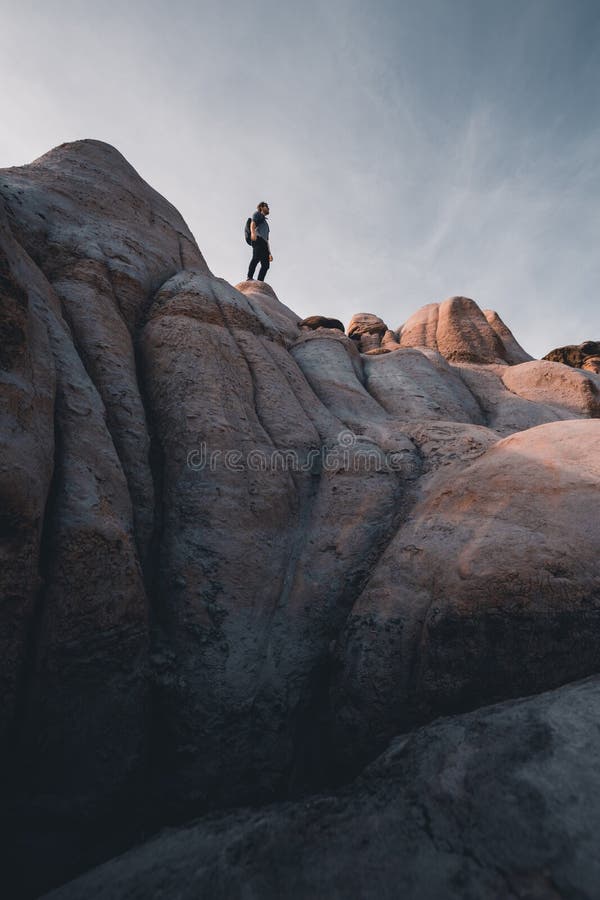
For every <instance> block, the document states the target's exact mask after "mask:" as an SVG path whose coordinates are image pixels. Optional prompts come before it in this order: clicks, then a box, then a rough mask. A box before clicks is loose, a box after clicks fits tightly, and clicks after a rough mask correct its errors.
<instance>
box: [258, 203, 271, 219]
mask: <svg viewBox="0 0 600 900" xmlns="http://www.w3.org/2000/svg"><path fill="white" fill-rule="evenodd" d="M256 208H257V210H258V211H259V213H262V214H263V216H268V215H269V204H268V203H264V202H263V203H259V204H258V206H257V207H256Z"/></svg>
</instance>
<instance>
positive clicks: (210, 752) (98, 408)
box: [0, 141, 600, 896]
mask: <svg viewBox="0 0 600 900" xmlns="http://www.w3.org/2000/svg"><path fill="white" fill-rule="evenodd" d="M0 316H1V321H0V334H1V335H2V336H3V342H2V349H1V355H0V363H1V371H0V382H1V384H2V407H1V410H0V412H1V415H2V430H1V435H2V438H1V440H2V443H1V444H0V539H1V545H0V553H1V559H2V566H1V568H0V580H1V584H2V604H1V605H0V682H1V685H2V688H3V690H2V707H1V709H0V748H1V750H0V752H1V753H2V762H3V772H5V773H10V776H9V778H8V779H7V782H8V783H7V785H6V787H5V796H6V797H7V801H6V804H5V815H6V818H7V824H8V825H9V826H10V831H11V833H12V834H13V835H14V842H15V843H14V846H13V847H12V850H11V855H12V857H13V859H14V860H15V861H16V867H17V868H18V869H19V870H20V872H21V874H22V873H23V872H25V881H26V884H25V886H24V889H23V893H24V894H25V895H27V894H28V895H30V896H31V895H33V894H35V892H36V891H37V892H38V893H39V891H40V890H42V889H43V888H46V887H48V886H50V885H52V884H58V883H60V882H61V881H64V880H65V879H66V878H67V877H69V876H70V875H72V874H74V873H76V872H78V871H81V870H82V869H83V868H85V867H87V866H90V865H92V864H94V863H95V862H97V861H98V860H100V859H103V858H107V857H108V856H109V855H111V853H114V852H117V851H118V850H120V849H123V848H124V847H126V846H127V845H128V844H130V843H131V842H132V841H133V840H135V839H138V838H139V836H140V834H141V833H144V832H145V833H147V831H148V830H149V829H152V828H156V827H158V826H160V825H162V824H165V823H167V822H181V821H183V820H184V818H185V817H187V816H192V815H198V814H200V813H203V812H205V811H206V810H207V809H213V808H215V807H218V806H223V805H239V804H242V803H253V804H256V803H264V802H266V801H268V800H274V799H281V798H285V797H290V796H296V795H299V794H301V793H303V792H306V791H309V790H315V789H318V788H322V787H324V786H326V785H331V784H332V783H334V782H339V781H341V780H343V779H346V778H348V777H350V776H353V775H354V774H355V773H356V772H358V771H359V770H360V769H361V767H362V766H363V765H364V764H365V762H368V761H369V760H371V759H373V758H374V757H375V756H376V755H377V754H378V753H380V752H381V751H382V750H383V749H384V748H385V746H386V745H387V743H388V742H389V740H390V738H392V737H393V736H394V735H395V734H397V733H398V731H401V730H406V729H409V728H411V727H413V726H415V725H417V724H419V723H422V722H425V721H427V720H430V719H432V718H433V717H435V716H436V715H439V714H440V713H445V714H449V713H455V712H460V711H462V710H466V709H470V708H475V707H477V706H480V705H482V704H484V703H488V702H492V701H495V700H501V699H505V698H509V697H514V696H518V695H521V694H527V693H532V692H536V691H543V690H545V689H547V688H549V687H555V686H558V685H560V684H563V683H564V682H566V681H569V680H573V679H577V678H581V677H583V676H586V675H589V674H592V673H595V672H599V671H600V651H598V649H597V643H598V642H597V640H596V637H595V636H596V635H597V631H598V627H599V622H598V616H599V614H600V610H599V603H600V568H599V566H600V563H599V558H598V553H597V547H598V545H599V542H600V521H599V520H598V517H594V516H589V515H587V514H586V513H585V511H587V510H589V509H591V508H593V505H594V503H595V502H596V497H597V491H598V486H599V483H600V469H599V468H598V459H600V455H599V453H598V451H599V450H600V423H599V422H598V420H597V419H598V416H599V412H600V402H599V396H600V395H599V389H600V377H599V376H597V375H596V374H595V373H594V372H593V371H591V370H589V371H585V370H583V369H582V370H578V371H575V370H573V369H572V368H568V367H567V366H565V365H562V364H560V363H556V362H549V361H539V360H531V359H530V357H529V356H528V355H527V354H526V353H525V351H523V350H522V348H520V347H519V345H518V343H517V342H516V340H515V338H514V337H513V335H512V334H511V333H510V331H509V330H508V328H507V327H506V326H505V325H504V323H502V321H501V320H500V318H499V317H498V316H497V314H495V313H493V312H489V311H488V312H485V313H484V312H482V311H481V310H480V309H479V307H478V306H477V304H476V303H475V302H474V301H473V300H470V299H467V298H464V297H453V298H450V299H449V300H446V301H444V302H443V303H439V304H437V303H436V304H430V305H429V306H428V307H425V308H424V309H422V310H420V311H418V312H417V313H415V314H414V315H413V316H411V317H410V318H409V319H408V320H407V322H406V323H405V324H404V325H403V326H402V327H401V328H400V329H398V331H397V332H394V331H392V330H391V329H389V328H388V327H387V326H386V324H385V323H384V322H383V321H382V320H381V319H380V318H379V317H377V316H375V315H374V314H370V313H360V314H357V315H356V316H355V317H354V318H353V319H352V321H351V323H350V325H349V328H348V336H347V335H346V334H345V333H344V330H343V326H342V323H340V322H337V321H336V320H329V319H324V318H321V317H312V319H311V320H310V321H313V320H314V321H313V324H312V325H311V324H307V323H308V322H309V320H305V321H304V322H299V320H298V317H297V316H296V315H295V314H294V313H293V312H292V311H291V310H290V309H288V308H287V307H286V306H284V304H283V303H281V302H280V300H279V299H278V298H277V296H276V294H275V292H274V291H273V289H272V288H271V287H270V286H269V285H267V284H264V283H260V282H242V283H241V284H239V285H238V287H237V288H235V287H232V286H231V285H230V284H228V283H227V282H225V281H224V280H223V279H220V278H216V277H215V276H213V275H212V273H211V272H210V271H209V269H208V267H207V265H206V263H205V261H204V259H203V257H202V254H201V252H200V250H199V249H198V248H197V246H196V244H195V242H194V239H193V237H192V235H191V234H190V232H189V231H188V229H187V227H186V225H185V223H184V222H183V221H182V219H181V217H180V216H179V214H178V213H177V212H176V210H174V209H173V207H171V206H170V205H169V204H168V203H167V202H166V201H165V200H164V199H163V198H162V197H160V196H159V195H158V194H156V192H155V191H153V190H152V189H151V188H150V187H149V186H148V185H147V184H146V183H145V182H144V181H143V180H142V179H141V178H140V177H139V176H138V175H137V173H136V172H135V171H134V170H133V169H132V168H131V166H129V164H128V163H127V162H126V161H125V160H124V159H123V157H122V156H121V155H120V154H118V153H117V151H115V150H114V149H113V148H111V147H109V146H108V145H106V144H102V143H100V142H97V141H81V142H77V143H75V144H67V145H63V146H61V147H59V148H57V149H56V150H53V151H51V152H50V153H49V154H46V156H44V157H42V158H41V159H40V160H37V161H36V162H34V163H32V164H31V165H30V166H24V167H21V168H16V169H7V170H3V171H2V172H0ZM315 322H316V323H317V324H315ZM332 322H333V323H334V324H333V325H332V324H331V323H332ZM323 323H329V324H323ZM340 326H341V327H340ZM582 511H584V512H583V514H582ZM34 858H35V862H36V865H35V867H34V866H33V865H32V859H34Z"/></svg>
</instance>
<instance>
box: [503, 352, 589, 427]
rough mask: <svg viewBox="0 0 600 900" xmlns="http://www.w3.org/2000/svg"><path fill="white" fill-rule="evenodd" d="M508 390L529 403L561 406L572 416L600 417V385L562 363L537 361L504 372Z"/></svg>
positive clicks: (504, 380)
mask: <svg viewBox="0 0 600 900" xmlns="http://www.w3.org/2000/svg"><path fill="white" fill-rule="evenodd" d="M502 380H503V382H504V384H505V385H506V387H507V388H508V389H509V390H510V391H512V392H513V393H514V394H517V395H518V396H519V397H524V398H525V399H526V400H532V401H533V402H534V403H547V404H550V405H552V406H554V407H560V408H561V409H564V410H565V411H566V412H567V413H569V414H573V415H584V416H590V417H599V416H600V384H599V383H597V382H596V379H594V378H589V377H588V376H587V375H585V374H584V373H583V372H579V371H576V370H574V369H572V368H570V367H569V366H563V365H561V364H560V363H555V362H548V361H546V360H544V359H539V360H538V359H536V360H532V361H531V362H527V363H522V364H521V365H518V366H511V368H509V369H506V370H505V371H504V372H503V373H502Z"/></svg>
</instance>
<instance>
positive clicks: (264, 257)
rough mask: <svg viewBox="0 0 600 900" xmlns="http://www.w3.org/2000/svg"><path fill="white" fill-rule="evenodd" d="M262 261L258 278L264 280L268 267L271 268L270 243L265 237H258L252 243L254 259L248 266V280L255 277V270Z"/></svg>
mask: <svg viewBox="0 0 600 900" xmlns="http://www.w3.org/2000/svg"><path fill="white" fill-rule="evenodd" d="M259 263H260V269H259V270H258V280H259V281H264V280H265V275H266V274H267V269H268V268H269V245H268V244H267V242H266V241H265V239H264V238H261V237H257V238H256V240H255V241H254V243H253V244H252V259H251V260H250V265H249V266H248V280H250V279H251V278H254V270H255V269H256V267H257V265H258V264H259Z"/></svg>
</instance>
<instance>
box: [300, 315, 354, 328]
mask: <svg viewBox="0 0 600 900" xmlns="http://www.w3.org/2000/svg"><path fill="white" fill-rule="evenodd" d="M298 325H299V327H300V328H311V329H313V330H314V329H316V328H335V329H337V331H342V332H343V331H344V330H345V329H344V323H343V322H340V320H339V319H328V318H327V316H309V317H308V318H307V319H302V321H301V322H298Z"/></svg>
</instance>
